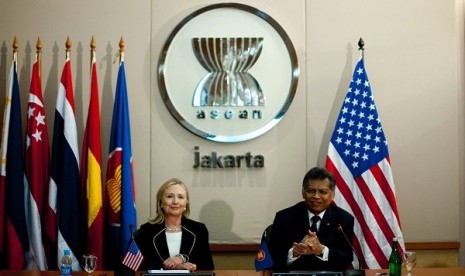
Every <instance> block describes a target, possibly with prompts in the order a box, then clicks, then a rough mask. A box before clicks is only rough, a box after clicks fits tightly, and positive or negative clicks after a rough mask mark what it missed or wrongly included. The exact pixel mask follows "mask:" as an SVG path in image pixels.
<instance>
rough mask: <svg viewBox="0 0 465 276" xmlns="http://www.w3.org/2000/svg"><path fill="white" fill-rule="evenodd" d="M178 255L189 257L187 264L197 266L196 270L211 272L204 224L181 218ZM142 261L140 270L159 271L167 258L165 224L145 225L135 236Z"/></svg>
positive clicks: (206, 230)
mask: <svg viewBox="0 0 465 276" xmlns="http://www.w3.org/2000/svg"><path fill="white" fill-rule="evenodd" d="M181 225H182V238H181V249H180V252H179V253H180V254H185V255H187V256H188V257H189V262H191V263H194V264H196V265H197V270H213V269H214V268H215V267H214V264H213V258H212V255H211V252H210V244H209V240H208V229H207V227H206V226H205V224H203V223H200V222H197V221H194V220H191V219H188V218H183V219H182V222H181ZM135 240H136V243H137V246H138V247H139V249H140V251H141V253H142V255H143V256H144V260H143V262H142V264H141V267H140V270H148V269H161V268H162V267H163V261H164V260H166V259H167V258H169V251H168V243H167V242H166V235H165V224H164V223H160V224H151V223H145V224H143V225H141V227H140V229H139V230H138V231H137V235H136V236H135Z"/></svg>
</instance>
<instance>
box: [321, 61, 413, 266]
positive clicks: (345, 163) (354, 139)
mask: <svg viewBox="0 0 465 276" xmlns="http://www.w3.org/2000/svg"><path fill="white" fill-rule="evenodd" d="M326 168H327V169H328V170H329V171H331V172H332V173H333V174H334V176H335V178H336V194H335V199H334V201H335V202H336V204H337V205H338V206H340V207H342V208H344V209H346V210H347V211H348V212H350V213H351V214H352V215H353V216H354V217H355V226H354V239H353V246H354V248H355V249H356V251H357V255H358V256H361V260H359V262H360V265H361V267H362V268H372V269H374V268H383V269H385V268H387V267H388V259H389V254H390V253H391V243H392V239H393V238H394V237H397V238H398V240H399V244H400V245H401V247H402V248H404V240H403V237H402V232H401V228H400V220H399V213H398V211H397V203H396V196H395V188H394V180H393V177H392V171H391V164H390V158H389V151H388V144H387V141H386V137H385V136H384V132H383V128H382V126H381V121H380V119H379V117H378V112H377V110H376V106H375V102H374V99H373V95H372V93H371V86H370V82H369V81H368V76H367V74H366V71H365V66H364V62H363V58H360V60H359V61H358V63H357V65H356V67H355V69H354V74H353V77H352V81H351V83H350V85H349V90H348V91H347V95H346V98H345V99H344V103H343V105H342V108H341V111H340V113H339V117H338V119H337V122H336V126H335V128H334V132H333V134H332V136H331V141H330V143H329V149H328V156H327V159H326Z"/></svg>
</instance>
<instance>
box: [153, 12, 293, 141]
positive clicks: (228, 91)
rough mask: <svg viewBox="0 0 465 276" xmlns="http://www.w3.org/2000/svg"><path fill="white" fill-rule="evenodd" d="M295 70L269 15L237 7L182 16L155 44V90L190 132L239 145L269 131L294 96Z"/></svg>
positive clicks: (284, 36) (287, 46) (290, 50)
mask: <svg viewBox="0 0 465 276" xmlns="http://www.w3.org/2000/svg"><path fill="white" fill-rule="evenodd" d="M298 75H299V68H298V63H297V56H296V53H295V49H294V47H293V45H292V43H291V40H290V39H289V37H288V36H287V34H286V32H285V31H284V29H283V28H282V27H281V26H280V25H279V24H278V23H277V22H276V21H275V20H273V19H272V18H271V17H270V16H269V15H267V14H265V13H264V12H263V11H260V10H257V9H255V8H253V7H251V6H247V5H243V4H237V3H222V4H215V5H210V6H207V7H205V8H202V9H200V10H197V11H195V12H193V13H192V14H190V15H189V16H187V17H186V18H184V20H182V21H181V22H180V23H179V24H178V25H177V26H176V27H175V29H174V30H173V31H172V32H171V34H170V36H169V37H168V39H167V41H166V43H165V44H164V46H163V49H162V52H161V55H160V59H159V64H158V81H159V88H160V92H161V95H162V98H163V100H164V103H165V105H166V107H167V108H168V110H169V112H170V113H171V115H172V116H173V117H174V118H175V119H176V120H177V121H178V122H179V123H180V124H181V125H182V126H183V127H184V128H186V129H187V130H189V131H190V132H192V133H194V134H196V135H198V136H200V137H202V138H205V139H208V140H211V141H216V142H241V141H246V140H249V139H252V138H256V137H258V136H260V135H262V134H264V133H266V132H267V131H268V130H270V129H271V128H272V127H274V126H275V125H276V124H277V123H278V122H279V121H280V120H281V119H282V118H283V116H284V114H285V113H286V112H287V110H288V108H289V107H290V105H291V103H292V100H293V98H294V95H295V92H296V89H297V82H298Z"/></svg>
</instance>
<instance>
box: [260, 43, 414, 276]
mask: <svg viewBox="0 0 465 276" xmlns="http://www.w3.org/2000/svg"><path fill="white" fill-rule="evenodd" d="M325 166H326V168H327V169H328V170H329V171H330V172H331V173H332V174H333V175H334V176H335V178H336V194H335V198H334V202H335V203H336V204H337V205H338V206H340V207H342V208H343V209H345V210H347V211H348V212H350V213H351V214H352V215H353V216H354V218H355V225H354V237H353V241H352V244H353V247H354V249H355V252H356V255H355V257H354V261H355V262H354V264H353V265H354V267H356V268H363V269H377V268H383V269H386V268H387V267H388V260H389V255H390V253H391V244H392V239H393V238H394V237H396V238H397V239H398V241H399V245H400V246H401V248H403V249H404V248H405V245H404V239H403V236H402V232H401V224H400V219H399V212H398V210H397V203H396V196H395V187H394V180H393V176H392V171H391V164H390V157H389V150H388V145H387V141H386V137H385V136H384V131H383V128H382V126H381V121H380V119H379V116H378V112H377V109H376V106H375V102H374V98H373V94H372V91H371V86H370V82H369V81H368V75H367V73H366V70H365V65H364V59H363V50H362V54H361V57H360V59H359V61H358V62H357V64H356V66H355V69H354V73H353V77H352V80H351V82H350V84H349V89H348V91H347V94H346V97H345V99H344V102H343V105H342V107H341V110H340V113H339V116H338V119H337V121H336V125H335V128H334V131H333V133H332V136H331V140H330V141H329V147H328V154H327V158H326V165H325ZM357 256H360V259H359V258H358V257H357ZM357 262H358V264H357ZM272 266H273V260H272V258H271V255H270V253H269V251H268V245H267V243H266V239H264V238H263V237H262V241H261V244H260V249H259V252H258V254H257V257H256V259H255V269H256V270H257V271H260V270H265V269H269V268H270V267H272Z"/></svg>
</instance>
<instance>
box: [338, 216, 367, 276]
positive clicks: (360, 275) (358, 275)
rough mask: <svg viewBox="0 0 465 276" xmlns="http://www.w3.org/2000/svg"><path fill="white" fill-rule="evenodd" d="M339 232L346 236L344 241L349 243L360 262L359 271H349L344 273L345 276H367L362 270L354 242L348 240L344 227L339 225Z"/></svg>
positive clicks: (358, 260)
mask: <svg viewBox="0 0 465 276" xmlns="http://www.w3.org/2000/svg"><path fill="white" fill-rule="evenodd" d="M337 230H339V231H340V232H341V233H342V235H343V236H344V239H345V240H346V241H347V243H348V244H349V245H350V248H351V249H352V252H353V253H354V255H355V257H356V258H357V262H358V267H359V268H358V269H355V268H354V269H347V270H346V271H344V276H365V270H363V269H361V265H360V257H359V256H358V254H357V251H355V248H354V247H353V246H352V242H351V241H350V240H349V238H347V235H346V233H345V232H344V229H342V226H341V225H340V224H339V225H338V227H337Z"/></svg>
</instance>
